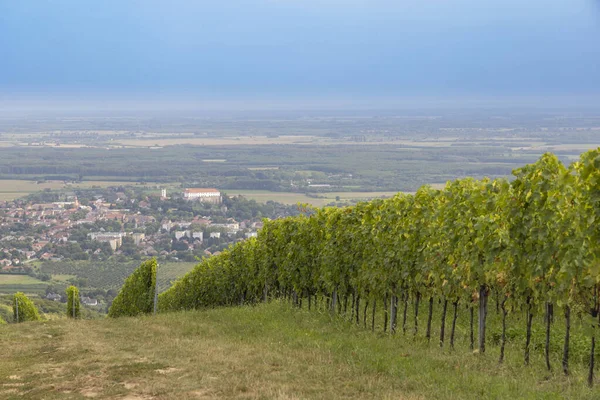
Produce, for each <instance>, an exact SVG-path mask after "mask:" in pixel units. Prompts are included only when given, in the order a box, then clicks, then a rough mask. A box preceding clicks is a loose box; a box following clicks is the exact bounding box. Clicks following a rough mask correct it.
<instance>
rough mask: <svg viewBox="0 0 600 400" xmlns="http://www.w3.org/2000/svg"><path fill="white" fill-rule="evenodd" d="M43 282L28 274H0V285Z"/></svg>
mask: <svg viewBox="0 0 600 400" xmlns="http://www.w3.org/2000/svg"><path fill="white" fill-rule="evenodd" d="M39 283H44V282H42V281H40V280H39V279H35V278H32V277H31V276H29V275H7V274H0V286H3V285H32V284H39Z"/></svg>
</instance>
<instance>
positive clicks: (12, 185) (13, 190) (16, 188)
mask: <svg viewBox="0 0 600 400" xmlns="http://www.w3.org/2000/svg"><path fill="white" fill-rule="evenodd" d="M132 184H134V182H120V181H83V182H78V183H73V184H70V183H69V184H67V183H65V182H64V181H58V180H57V181H45V182H43V183H37V182H36V181H30V180H19V179H14V180H13V179H0V200H14V199H17V198H19V197H24V196H27V195H28V194H31V193H35V192H40V191H43V190H45V189H50V190H60V189H62V190H64V189H67V190H69V189H89V188H92V187H94V186H99V187H108V186H118V185H132Z"/></svg>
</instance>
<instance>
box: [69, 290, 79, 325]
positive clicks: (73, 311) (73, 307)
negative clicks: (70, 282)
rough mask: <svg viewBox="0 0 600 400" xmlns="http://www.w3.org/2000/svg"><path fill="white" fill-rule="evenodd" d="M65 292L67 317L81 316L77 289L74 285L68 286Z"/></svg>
mask: <svg viewBox="0 0 600 400" xmlns="http://www.w3.org/2000/svg"><path fill="white" fill-rule="evenodd" d="M66 294H67V311H66V312H67V317H68V318H73V319H79V318H81V305H80V300H79V289H77V287H75V286H69V287H68V288H67V290H66Z"/></svg>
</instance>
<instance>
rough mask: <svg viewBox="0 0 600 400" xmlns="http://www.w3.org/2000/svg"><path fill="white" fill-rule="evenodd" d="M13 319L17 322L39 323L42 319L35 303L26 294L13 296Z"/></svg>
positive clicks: (19, 293)
mask: <svg viewBox="0 0 600 400" xmlns="http://www.w3.org/2000/svg"><path fill="white" fill-rule="evenodd" d="M13 317H14V321H15V322H25V321H39V320H41V319H42V318H41V317H40V313H39V312H38V309H37V308H36V307H35V305H34V304H33V302H32V301H31V300H29V298H28V297H27V296H25V294H24V293H22V292H18V293H15V295H14V296H13Z"/></svg>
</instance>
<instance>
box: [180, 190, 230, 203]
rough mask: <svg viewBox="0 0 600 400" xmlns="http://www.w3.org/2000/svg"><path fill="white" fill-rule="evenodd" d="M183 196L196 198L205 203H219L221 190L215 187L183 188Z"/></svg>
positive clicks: (189, 198) (191, 198) (187, 198)
mask: <svg viewBox="0 0 600 400" xmlns="http://www.w3.org/2000/svg"><path fill="white" fill-rule="evenodd" d="M183 198H184V199H186V200H198V201H203V202H206V203H214V204H221V201H222V198H221V192H219V191H218V190H217V189H201V188H194V189H185V191H184V192H183Z"/></svg>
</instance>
